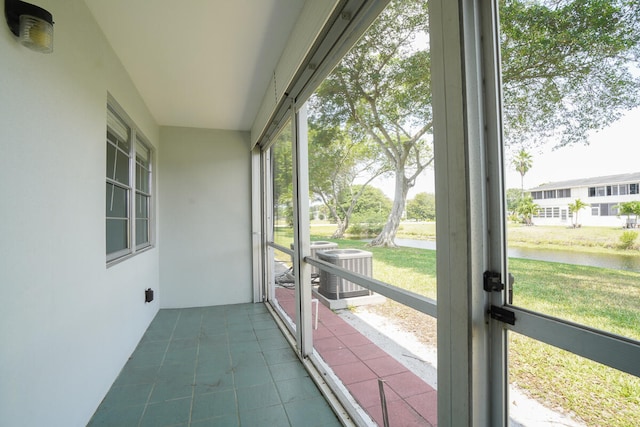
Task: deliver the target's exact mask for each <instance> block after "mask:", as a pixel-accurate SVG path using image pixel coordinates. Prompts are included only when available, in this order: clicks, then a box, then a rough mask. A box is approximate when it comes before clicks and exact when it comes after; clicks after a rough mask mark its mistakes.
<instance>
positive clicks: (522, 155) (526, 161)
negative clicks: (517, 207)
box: [512, 148, 533, 197]
mask: <svg viewBox="0 0 640 427" xmlns="http://www.w3.org/2000/svg"><path fill="white" fill-rule="evenodd" d="M512 163H513V165H514V167H515V169H516V171H517V172H518V173H519V174H520V194H521V196H522V197H524V176H525V175H526V174H527V172H529V169H531V166H532V165H533V158H532V157H531V154H529V153H528V152H527V151H526V150H525V149H524V148H522V149H520V151H518V154H516V156H515V157H514V159H513V162H512Z"/></svg>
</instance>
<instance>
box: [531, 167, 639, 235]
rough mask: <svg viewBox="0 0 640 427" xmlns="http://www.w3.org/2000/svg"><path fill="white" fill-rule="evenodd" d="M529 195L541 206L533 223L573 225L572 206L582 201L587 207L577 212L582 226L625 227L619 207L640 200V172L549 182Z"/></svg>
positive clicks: (625, 217)
mask: <svg viewBox="0 0 640 427" xmlns="http://www.w3.org/2000/svg"><path fill="white" fill-rule="evenodd" d="M528 192H529V194H531V197H532V198H533V201H534V202H535V203H536V204H537V205H538V206H539V207H540V209H538V212H537V213H536V214H535V215H534V216H533V222H534V224H538V225H566V226H570V225H571V224H572V217H571V214H570V213H569V204H571V203H573V202H574V201H575V200H576V199H580V200H582V201H583V202H584V203H585V204H586V205H587V207H586V208H584V209H581V210H580V212H579V213H578V223H579V224H581V225H585V226H614V227H618V226H619V227H622V226H625V224H626V223H627V216H626V215H621V216H618V215H619V214H618V205H619V204H620V203H622V202H630V201H634V200H635V201H638V200H640V172H637V173H627V174H620V175H608V176H598V177H595V178H584V179H574V180H569V181H561V182H550V183H547V184H542V185H539V186H538V187H535V188H531V189H529V190H528ZM632 220H635V218H632Z"/></svg>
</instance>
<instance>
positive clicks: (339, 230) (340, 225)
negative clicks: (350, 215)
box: [331, 218, 349, 239]
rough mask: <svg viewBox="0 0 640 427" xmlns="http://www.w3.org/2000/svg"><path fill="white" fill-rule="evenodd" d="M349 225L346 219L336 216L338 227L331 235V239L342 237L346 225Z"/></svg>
mask: <svg viewBox="0 0 640 427" xmlns="http://www.w3.org/2000/svg"><path fill="white" fill-rule="evenodd" d="M348 226H349V223H348V221H343V220H341V219H340V218H338V228H336V231H334V232H333V234H332V235H331V238H332V239H342V238H343V237H344V232H345V231H347V227H348Z"/></svg>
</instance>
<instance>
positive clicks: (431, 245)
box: [396, 239, 640, 272]
mask: <svg viewBox="0 0 640 427" xmlns="http://www.w3.org/2000/svg"><path fill="white" fill-rule="evenodd" d="M396 244H397V245H398V246H405V247H410V248H420V249H431V250H435V249H436V242H434V241H433V240H413V239H396ZM509 258H524V259H535V260H538V261H548V262H562V263H565V264H576V265H589V266H592V267H602V268H612V269H615V270H629V271H637V272H640V255H639V254H638V253H637V252H634V253H633V254H629V255H618V254H591V253H584V252H575V251H566V250H556V249H535V248H509Z"/></svg>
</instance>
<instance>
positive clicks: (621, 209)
mask: <svg viewBox="0 0 640 427" xmlns="http://www.w3.org/2000/svg"><path fill="white" fill-rule="evenodd" d="M620 215H626V216H627V223H626V224H625V227H626V228H631V227H635V226H636V223H637V221H638V217H639V216H640V202H639V201H633V202H622V203H620V204H619V205H618V216H620ZM631 215H635V217H636V219H635V221H631Z"/></svg>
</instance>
